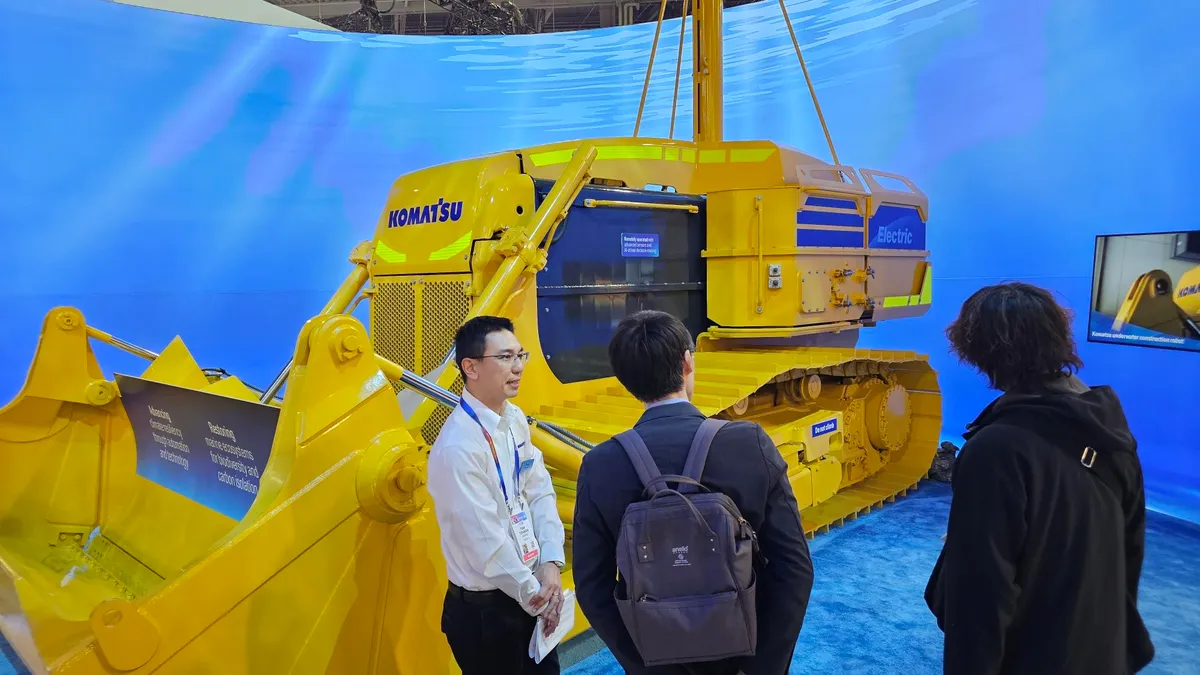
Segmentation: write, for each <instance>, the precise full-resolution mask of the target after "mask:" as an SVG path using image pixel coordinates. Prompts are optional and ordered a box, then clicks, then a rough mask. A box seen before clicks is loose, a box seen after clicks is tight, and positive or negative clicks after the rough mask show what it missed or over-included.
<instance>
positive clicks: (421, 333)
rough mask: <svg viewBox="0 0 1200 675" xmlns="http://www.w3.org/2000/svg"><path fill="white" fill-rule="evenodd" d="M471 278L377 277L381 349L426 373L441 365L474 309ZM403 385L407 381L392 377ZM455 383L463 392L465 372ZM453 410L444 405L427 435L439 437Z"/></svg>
mask: <svg viewBox="0 0 1200 675" xmlns="http://www.w3.org/2000/svg"><path fill="white" fill-rule="evenodd" d="M470 308H471V301H470V298H468V297H467V294H466V279H465V278H462V277H456V278H452V279H449V280H435V281H429V280H416V279H405V280H400V281H377V282H376V292H375V298H374V302H373V304H372V307H371V338H372V341H373V343H374V346H375V351H376V352H377V353H379V354H380V355H381V356H384V357H386V358H388V359H391V360H393V361H395V362H396V363H398V364H400V365H401V366H403V367H404V368H405V369H406V370H411V371H413V372H415V373H418V374H420V375H425V374H427V373H429V371H431V370H433V369H434V368H437V367H438V366H440V365H441V364H442V360H443V359H445V358H446V354H447V353H449V351H450V347H451V346H452V345H453V344H454V332H455V331H457V330H458V327H459V326H461V325H462V322H463V321H464V320H465V319H466V317H467V312H468V311H470ZM392 387H394V388H395V389H396V390H397V391H399V390H400V389H401V385H400V384H399V383H397V382H393V383H392ZM450 389H451V390H452V391H453V392H454V393H456V394H459V393H462V382H461V378H460V379H459V380H456V381H455V383H454V385H453V386H451V387H450ZM449 414H450V411H449V410H447V409H446V408H444V407H442V406H440V405H439V406H438V407H437V408H436V409H435V410H434V412H433V414H431V415H430V416H429V419H428V420H427V421H426V422H425V425H424V426H423V427H422V428H421V436H422V437H423V438H424V440H425V442H426V443H433V441H434V439H436V438H437V434H438V431H440V430H441V428H442V424H443V423H444V422H445V421H446V418H447V417H448V416H449Z"/></svg>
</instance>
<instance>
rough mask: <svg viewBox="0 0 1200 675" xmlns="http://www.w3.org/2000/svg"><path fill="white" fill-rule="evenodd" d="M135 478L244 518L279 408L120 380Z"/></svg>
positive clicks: (263, 466) (255, 491) (135, 379)
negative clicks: (133, 450) (134, 451)
mask: <svg viewBox="0 0 1200 675" xmlns="http://www.w3.org/2000/svg"><path fill="white" fill-rule="evenodd" d="M116 379H117V387H118V388H119V389H120V390H121V402H122V404H123V405H124V406H125V413H126V414H127V415H128V416H129V422H130V424H131V425H132V426H133V436H134V440H135V441H136V443H137V474H138V475H139V476H141V477H143V478H145V479H146V480H149V481H151V482H154V483H157V484H159V485H161V486H163V487H165V488H167V489H168V490H171V491H172V492H176V493H178V494H181V495H183V496H184V497H187V498H188V499H191V500H193V501H196V502H199V503H201V504H203V505H205V506H207V507H208V508H210V509H213V510H214V511H217V512H218V513H222V514H224V515H226V516H228V517H230V518H233V519H235V520H241V518H242V516H244V515H246V511H248V510H249V509H250V505H251V504H253V503H254V497H255V496H256V495H257V494H258V486H259V479H260V478H261V477H262V472H263V471H264V470H265V469H266V466H267V459H268V458H269V457H270V454H271V443H272V441H273V440H274V438H275V425H276V423H277V422H278V421H279V409H278V408H275V407H273V406H269V405H263V404H260V403H255V402H251V401H243V400H241V399H236V398H230V397H227V396H221V395H218V394H209V393H205V392H202V391H196V390H194V389H185V388H183V387H175V386H172V385H168V384H161V383H158V382H151V381H149V380H143V379H141V378H138V377H132V376H129V375H117V378H116Z"/></svg>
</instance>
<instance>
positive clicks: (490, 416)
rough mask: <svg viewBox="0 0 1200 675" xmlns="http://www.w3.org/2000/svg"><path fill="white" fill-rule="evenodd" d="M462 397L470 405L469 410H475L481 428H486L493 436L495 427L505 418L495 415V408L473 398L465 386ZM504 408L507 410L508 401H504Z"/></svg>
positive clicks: (498, 426) (495, 430) (495, 431)
mask: <svg viewBox="0 0 1200 675" xmlns="http://www.w3.org/2000/svg"><path fill="white" fill-rule="evenodd" d="M462 397H463V400H464V401H466V403H467V405H469V406H471V410H474V411H475V414H476V415H477V416H478V417H479V423H480V424H482V425H483V428H484V429H487V432H488V433H489V434H491V435H493V436H495V435H496V433H497V429H499V428H500V423H501V422H503V421H506V420H505V418H502V417H501V416H500V415H497V414H496V411H495V410H492V409H491V408H489V407H487V406H486V405H484V404H483V402H482V401H480V400H479V399H477V398H475V397H474V396H473V395H472V394H471V392H469V391H467V390H466V388H465V387H464V388H463V393H462ZM504 409H505V410H508V401H505V402H504Z"/></svg>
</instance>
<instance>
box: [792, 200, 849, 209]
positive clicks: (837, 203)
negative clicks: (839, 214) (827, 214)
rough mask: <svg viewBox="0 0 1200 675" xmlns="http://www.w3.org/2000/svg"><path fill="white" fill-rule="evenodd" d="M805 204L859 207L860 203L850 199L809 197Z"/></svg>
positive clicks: (845, 207)
mask: <svg viewBox="0 0 1200 675" xmlns="http://www.w3.org/2000/svg"><path fill="white" fill-rule="evenodd" d="M804 205H805V206H828V207H830V208H834V209H857V208H858V205H857V204H855V203H854V202H853V201H851V200H849V199H830V198H829V197H809V198H808V199H807V200H806V201H805V202H804Z"/></svg>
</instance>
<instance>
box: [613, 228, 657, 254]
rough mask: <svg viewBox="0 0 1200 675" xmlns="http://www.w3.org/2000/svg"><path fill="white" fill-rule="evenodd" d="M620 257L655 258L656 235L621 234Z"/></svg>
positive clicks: (650, 233) (651, 233)
mask: <svg viewBox="0 0 1200 675" xmlns="http://www.w3.org/2000/svg"><path fill="white" fill-rule="evenodd" d="M621 256H622V257H625V258H657V257H658V235H657V234H655V233H653V232H649V233H644V234H630V233H628V232H622V233H621Z"/></svg>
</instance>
